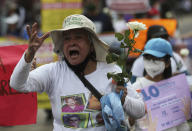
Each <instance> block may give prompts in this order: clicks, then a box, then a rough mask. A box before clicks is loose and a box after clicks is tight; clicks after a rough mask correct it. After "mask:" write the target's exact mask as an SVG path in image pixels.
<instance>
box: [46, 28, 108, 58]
mask: <svg viewBox="0 0 192 131" xmlns="http://www.w3.org/2000/svg"><path fill="white" fill-rule="evenodd" d="M72 29H85V30H87V31H88V32H89V33H90V34H91V35H92V36H93V44H94V48H95V52H96V60H97V61H106V56H107V53H108V50H109V45H108V44H106V43H105V42H104V41H102V40H100V39H99V38H98V36H97V35H96V34H95V32H93V31H92V30H91V29H89V28H87V27H82V26H78V25H76V26H74V25H72V26H68V27H67V28H65V29H57V30H53V31H51V32H50V34H51V38H52V40H53V44H54V49H53V51H54V52H55V53H57V54H58V55H60V56H63V50H62V49H63V44H64V43H63V32H65V31H68V30H72Z"/></svg>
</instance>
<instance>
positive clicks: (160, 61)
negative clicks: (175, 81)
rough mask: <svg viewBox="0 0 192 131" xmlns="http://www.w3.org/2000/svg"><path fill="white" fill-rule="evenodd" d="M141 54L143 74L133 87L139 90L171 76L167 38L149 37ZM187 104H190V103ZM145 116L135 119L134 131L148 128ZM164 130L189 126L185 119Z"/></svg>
mask: <svg viewBox="0 0 192 131" xmlns="http://www.w3.org/2000/svg"><path fill="white" fill-rule="evenodd" d="M142 56H143V64H144V76H143V77H140V78H138V79H137V81H136V82H135V83H134V84H133V88H134V89H136V90H140V89H142V88H144V87H148V86H150V85H152V84H154V83H155V82H159V81H162V80H165V79H168V78H170V77H172V76H173V75H172V69H171V68H172V67H171V60H170V58H171V57H172V56H173V50H172V46H171V44H170V43H169V42H168V41H167V40H164V39H162V38H152V39H150V40H149V41H148V42H147V43H146V45H145V48H144V52H143V54H142ZM188 105H189V106H190V103H189V104H188ZM146 118H147V115H145V116H144V117H143V118H141V119H138V120H136V123H135V129H136V131H140V130H144V129H147V128H148V126H149V125H150V124H149V123H147V119H146ZM186 119H187V118H186ZM151 125H152V124H151ZM153 125H155V124H153ZM152 128H154V129H155V128H156V127H154V126H153V127H152ZM166 131H190V127H189V125H188V123H187V121H186V122H184V123H182V124H180V125H177V126H175V127H172V128H169V129H166Z"/></svg>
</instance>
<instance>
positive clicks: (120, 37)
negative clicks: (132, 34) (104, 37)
mask: <svg viewBox="0 0 192 131" xmlns="http://www.w3.org/2000/svg"><path fill="white" fill-rule="evenodd" d="M115 37H116V38H117V39H118V41H122V40H123V38H124V36H123V34H121V33H115Z"/></svg>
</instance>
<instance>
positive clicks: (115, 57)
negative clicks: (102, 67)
mask: <svg viewBox="0 0 192 131" xmlns="http://www.w3.org/2000/svg"><path fill="white" fill-rule="evenodd" d="M118 59H119V56H118V55H117V54H115V53H108V54H107V56H106V61H107V63H108V64H109V63H112V62H115V61H117V60H118Z"/></svg>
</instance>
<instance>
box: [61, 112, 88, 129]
mask: <svg viewBox="0 0 192 131" xmlns="http://www.w3.org/2000/svg"><path fill="white" fill-rule="evenodd" d="M62 120H63V124H64V126H65V127H68V128H87V127H88V122H89V113H70V114H66V113H63V114H62Z"/></svg>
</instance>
